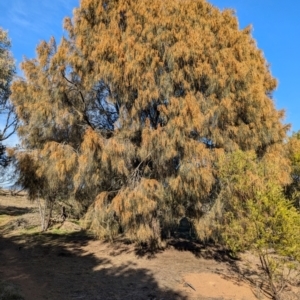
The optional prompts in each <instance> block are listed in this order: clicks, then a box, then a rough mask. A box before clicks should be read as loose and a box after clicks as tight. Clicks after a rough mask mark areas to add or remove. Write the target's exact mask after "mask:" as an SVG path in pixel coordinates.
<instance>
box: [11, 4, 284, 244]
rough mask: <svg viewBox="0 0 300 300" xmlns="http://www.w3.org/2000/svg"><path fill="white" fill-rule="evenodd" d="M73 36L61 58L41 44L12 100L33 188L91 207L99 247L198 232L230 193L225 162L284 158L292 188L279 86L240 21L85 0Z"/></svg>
mask: <svg viewBox="0 0 300 300" xmlns="http://www.w3.org/2000/svg"><path fill="white" fill-rule="evenodd" d="M65 29H66V30H67V31H68V33H69V37H68V38H63V39H62V40H61V42H60V44H59V46H56V43H55V41H54V39H51V40H50V42H49V43H46V42H42V43H41V44H40V45H39V46H38V48H37V58H36V59H33V60H25V61H24V62H23V64H22V69H23V71H24V74H25V78H24V79H23V80H18V81H16V82H15V83H14V85H13V95H12V100H13V103H14V105H15V106H16V111H17V115H18V117H19V118H20V120H21V126H20V128H19V135H20V138H21V140H22V143H23V145H24V147H26V149H27V150H28V151H27V153H26V155H29V156H31V155H35V157H38V160H39V162H40V163H39V164H40V166H38V167H37V168H36V176H38V177H39V178H42V177H43V178H45V180H46V181H48V182H49V184H50V183H51V182H55V183H57V185H58V186H62V185H64V188H65V190H64V192H65V195H64V196H66V194H67V192H68V193H69V195H73V196H74V197H75V198H76V199H77V200H78V201H80V203H82V206H83V208H87V206H88V205H91V206H90V208H89V210H88V213H87V216H86V224H87V226H90V227H91V228H92V229H93V230H94V231H95V232H96V234H97V235H98V236H100V237H106V238H111V237H113V236H114V235H115V234H118V233H120V232H122V233H124V234H125V235H126V236H128V237H129V238H130V239H132V240H138V241H140V242H145V243H150V244H153V245H154V246H155V245H158V244H159V242H160V239H161V237H164V236H168V235H169V234H170V233H172V231H173V230H174V228H176V225H177V223H178V220H179V219H180V218H181V217H183V216H186V217H188V218H189V219H190V220H191V221H192V222H193V224H194V225H195V228H201V220H203V219H204V218H206V219H207V218H208V217H207V216H208V214H209V213H210V212H211V210H212V209H213V208H214V207H215V204H216V200H217V199H218V195H219V194H220V192H221V191H222V186H221V185H220V180H219V175H218V164H217V163H216V162H217V161H218V159H219V157H221V156H222V155H223V154H224V153H230V152H232V151H235V150H239V149H240V150H242V151H250V150H251V151H253V153H256V155H257V159H262V160H268V159H273V158H275V162H277V161H279V164H278V170H279V171H280V174H278V177H279V179H280V180H281V183H282V184H285V183H287V182H288V181H289V176H288V172H289V167H288V163H287V162H286V161H284V160H283V161H281V159H282V149H281V148H282V146H281V144H282V141H283V139H284V138H285V136H286V130H287V127H286V126H284V125H283V124H282V122H281V119H282V117H283V112H282V111H277V110H276V109H275V107H274V104H273V101H272V99H271V94H272V91H273V90H274V89H275V88H276V80H275V79H274V78H273V77H272V76H271V74H270V71H269V68H268V65H267V63H266V61H265V59H264V57H263V53H262V52H261V51H260V50H259V49H258V48H257V46H256V43H255V41H254V40H253V38H252V36H251V28H250V27H247V28H245V29H242V30H240V29H239V25H238V21H237V19H236V17H235V15H234V13H233V12H232V11H230V10H225V11H223V12H221V11H220V10H219V9H217V8H215V7H213V6H212V5H210V4H209V3H207V2H206V1H204V0H186V1H175V0H172V1H161V0H153V1H144V0H142V1H131V0H126V1H125V0H119V1H104V0H102V1H100V0H97V1H95V0H82V1H81V3H80V7H79V8H78V9H75V10H74V17H73V19H72V20H71V19H66V20H65ZM24 155H25V154H21V155H20V156H19V158H20V161H22V159H23V158H22V157H25V156H24ZM275 165H276V164H275ZM25 177H26V174H25ZM27 188H29V189H31V186H30V185H29V186H27ZM220 207H221V206H220ZM215 215H217V213H215ZM198 234H199V236H201V229H199V230H198ZM208 235H209V233H208Z"/></svg>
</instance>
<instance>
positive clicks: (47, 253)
mask: <svg viewBox="0 0 300 300" xmlns="http://www.w3.org/2000/svg"><path fill="white" fill-rule="evenodd" d="M91 239H92V237H91V236H89V235H87V234H86V233H85V232H77V233H72V234H67V235H55V234H50V233H44V234H36V235H19V236H14V237H9V238H7V237H5V238H4V237H0V261H1V263H0V274H2V276H3V275H4V276H6V277H9V278H4V279H6V280H9V281H12V282H14V283H16V284H18V285H19V286H21V288H22V290H23V292H24V296H25V299H41V300H42V299H48V300H51V299H55V300H57V299H65V300H68V299H87V300H89V299H93V300H96V299H137V300H138V299H145V300H146V299H147V300H149V299H186V297H185V296H184V295H181V294H180V293H178V292H176V291H173V290H170V289H162V288H161V287H159V285H158V283H157V282H156V281H155V279H154V276H153V274H152V273H151V272H150V271H149V270H147V269H144V268H136V267H135V263H134V262H130V263H123V264H120V265H118V266H117V267H116V266H115V265H113V261H112V260H113V259H115V258H114V257H112V258H103V259H101V258H99V257H96V256H95V255H94V254H91V253H88V252H85V250H84V248H83V247H84V246H85V245H87V244H88V242H89V241H90V240H91Z"/></svg>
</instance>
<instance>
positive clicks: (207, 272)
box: [0, 198, 299, 300]
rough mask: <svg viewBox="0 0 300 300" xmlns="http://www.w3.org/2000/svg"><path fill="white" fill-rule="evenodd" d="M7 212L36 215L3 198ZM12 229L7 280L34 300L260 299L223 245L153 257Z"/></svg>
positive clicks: (5, 243) (6, 236) (5, 258)
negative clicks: (22, 232)
mask: <svg viewBox="0 0 300 300" xmlns="http://www.w3.org/2000/svg"><path fill="white" fill-rule="evenodd" d="M20 205H21V204H20ZM22 205H24V204H22ZM1 209H2V213H3V212H6V213H8V212H10V214H11V215H12V216H14V217H15V216H17V217H20V216H22V218H25V215H26V213H27V214H34V213H35V212H34V211H31V210H28V207H27V208H26V210H24V211H22V210H21V209H20V208H18V209H13V208H12V207H10V209H9V208H7V207H4V206H1V198H0V216H1ZM25 211H26V213H24V212H25ZM30 218H32V217H30ZM67 224H68V223H66V224H65V226H67ZM7 228H9V227H8V226H7V224H6V226H1V225H0V279H1V278H2V279H5V280H8V281H11V282H12V283H15V284H17V285H18V286H20V288H21V290H22V294H23V296H24V297H25V299H26V300H43V299H48V300H52V299H53V300H60V299H62V300H69V299H70V300H71V299H72V300H73V299H74V300H76V299H86V300H96V299H104V300H106V299H132V300H139V299H141V300H142V299H145V300H149V299H152V300H154V299H156V300H158V299H170V300H171V299H175V300H176V299H178V300H179V299H180V300H181V299H186V300H192V299H195V300H196V299H199V300H200V299H202V300H254V299H257V298H256V297H255V296H254V293H253V292H256V291H257V290H255V287H250V285H249V284H246V283H245V281H243V280H242V279H241V277H239V276H238V275H237V273H236V272H235V271H234V268H233V267H234V265H235V262H234V261H232V260H230V259H229V258H228V257H226V255H225V254H224V253H223V252H222V251H221V250H218V249H208V248H201V247H200V246H199V245H196V244H189V243H187V242H185V241H176V242H173V243H171V246H170V248H169V249H167V250H165V251H163V252H161V253H157V254H155V255H154V256H153V255H150V256H149V254H148V253H145V252H143V251H142V250H141V249H136V248H135V247H134V246H133V245H132V244H128V243H126V242H125V241H119V242H117V243H115V244H113V245H112V244H109V243H103V242H101V241H96V240H94V239H92V238H91V237H89V236H88V235H86V234H85V233H84V232H70V233H68V234H63V235H57V234H53V233H45V234H38V233H36V234H27V235H24V234H18V235H12V234H11V232H10V231H9V230H7ZM261 299H263V298H261ZM287 299H288V298H287ZM290 299H297V298H290ZM298 299H299V298H298Z"/></svg>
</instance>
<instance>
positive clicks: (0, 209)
mask: <svg viewBox="0 0 300 300" xmlns="http://www.w3.org/2000/svg"><path fill="white" fill-rule="evenodd" d="M35 211H36V209H35V208H29V207H16V206H2V205H0V215H8V216H21V215H24V214H28V213H33V212H35Z"/></svg>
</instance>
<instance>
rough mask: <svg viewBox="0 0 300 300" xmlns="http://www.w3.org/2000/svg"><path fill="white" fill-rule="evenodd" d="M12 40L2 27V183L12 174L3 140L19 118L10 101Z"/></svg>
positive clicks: (0, 100) (0, 113)
mask: <svg viewBox="0 0 300 300" xmlns="http://www.w3.org/2000/svg"><path fill="white" fill-rule="evenodd" d="M10 46H11V44H10V40H9V39H8V35H7V32H6V31H4V30H3V29H2V28H1V27H0V118H1V128H0V183H1V184H4V183H8V181H9V178H10V176H8V175H7V174H8V173H7V170H5V167H7V166H8V163H9V159H8V157H7V155H6V153H5V146H4V145H3V141H5V140H7V139H8V138H9V137H10V136H11V135H12V134H13V133H14V132H15V129H16V125H17V119H16V116H15V114H14V108H13V106H12V105H11V103H10V102H9V100H8V99H9V96H10V84H11V81H12V79H13V76H14V74H15V64H14V60H13V57H12V55H11V53H10V51H9V49H10Z"/></svg>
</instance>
